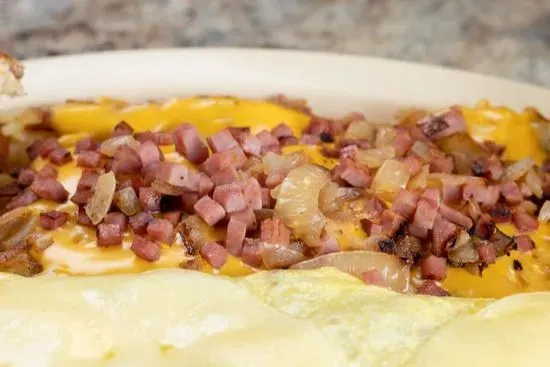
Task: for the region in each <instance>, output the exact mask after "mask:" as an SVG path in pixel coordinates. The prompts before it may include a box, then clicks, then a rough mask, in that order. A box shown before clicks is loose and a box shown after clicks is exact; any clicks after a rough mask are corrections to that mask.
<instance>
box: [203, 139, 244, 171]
mask: <svg viewBox="0 0 550 367" xmlns="http://www.w3.org/2000/svg"><path fill="white" fill-rule="evenodd" d="M246 161H247V158H246V155H245V154H244V151H243V150H242V149H241V147H239V146H237V147H234V148H232V149H230V150H226V151H223V152H220V153H214V154H212V155H211V156H210V157H208V159H207V160H206V161H204V163H203V164H202V165H201V171H203V172H204V173H206V174H208V175H210V176H212V175H213V174H214V173H215V172H217V171H219V170H222V169H225V168H227V167H233V168H235V169H239V168H241V167H242V166H243V165H244V164H245V163H246Z"/></svg>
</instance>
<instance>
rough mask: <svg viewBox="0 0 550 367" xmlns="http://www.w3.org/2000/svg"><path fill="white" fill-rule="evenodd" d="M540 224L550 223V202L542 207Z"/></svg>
mask: <svg viewBox="0 0 550 367" xmlns="http://www.w3.org/2000/svg"><path fill="white" fill-rule="evenodd" d="M539 222H541V223H547V222H550V200H546V201H545V202H544V204H543V205H542V208H541V209H540V213H539Z"/></svg>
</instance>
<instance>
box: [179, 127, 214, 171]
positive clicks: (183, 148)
mask: <svg viewBox="0 0 550 367" xmlns="http://www.w3.org/2000/svg"><path fill="white" fill-rule="evenodd" d="M173 139H174V144H175V145H176V151H177V152H178V153H180V154H181V155H183V156H184V157H185V158H187V160H188V161H190V162H191V163H195V164H201V163H203V162H204V161H205V160H206V159H207V158H208V148H207V147H206V144H204V143H203V142H202V140H201V139H200V137H199V133H198V132H197V129H196V128H195V127H194V126H193V125H190V124H183V125H180V126H178V127H177V128H176V129H175V130H174V133H173Z"/></svg>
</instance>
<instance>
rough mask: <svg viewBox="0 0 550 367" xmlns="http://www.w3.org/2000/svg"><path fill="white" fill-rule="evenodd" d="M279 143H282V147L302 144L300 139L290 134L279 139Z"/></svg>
mask: <svg viewBox="0 0 550 367" xmlns="http://www.w3.org/2000/svg"><path fill="white" fill-rule="evenodd" d="M279 143H280V144H281V147H289V146H291V145H298V144H300V140H299V139H298V138H297V137H295V136H288V137H286V138H281V139H279Z"/></svg>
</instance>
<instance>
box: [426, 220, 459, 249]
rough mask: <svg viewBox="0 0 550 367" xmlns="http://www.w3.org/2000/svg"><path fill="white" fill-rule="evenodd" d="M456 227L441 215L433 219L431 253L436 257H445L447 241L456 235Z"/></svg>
mask: <svg viewBox="0 0 550 367" xmlns="http://www.w3.org/2000/svg"><path fill="white" fill-rule="evenodd" d="M457 229H458V228H457V226H456V225H455V224H453V223H451V222H449V221H448V220H446V219H445V218H443V217H442V216H441V215H437V216H436V217H435V221H434V226H433V230H432V252H433V254H434V255H436V256H443V255H445V250H446V247H447V243H448V242H449V240H450V239H451V238H452V237H453V236H454V235H455V234H456V231H457Z"/></svg>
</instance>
